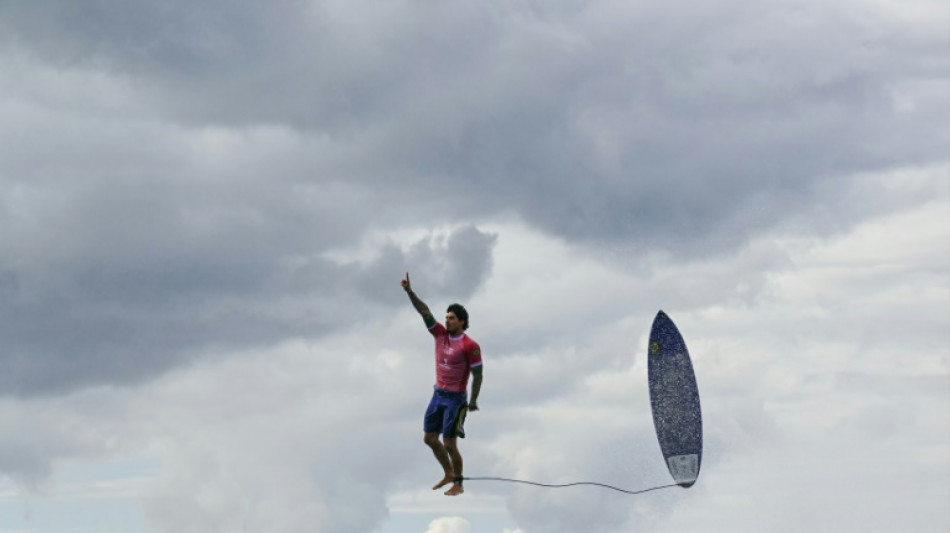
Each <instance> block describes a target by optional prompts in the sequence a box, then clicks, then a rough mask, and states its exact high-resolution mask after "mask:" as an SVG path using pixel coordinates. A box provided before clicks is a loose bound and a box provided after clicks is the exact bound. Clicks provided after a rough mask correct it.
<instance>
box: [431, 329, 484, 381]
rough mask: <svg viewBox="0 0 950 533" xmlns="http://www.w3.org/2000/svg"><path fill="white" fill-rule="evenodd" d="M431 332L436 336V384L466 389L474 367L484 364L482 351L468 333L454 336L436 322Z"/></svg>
mask: <svg viewBox="0 0 950 533" xmlns="http://www.w3.org/2000/svg"><path fill="white" fill-rule="evenodd" d="M429 333H431V334H432V336H433V337H435V386H436V387H437V388H440V389H442V390H448V391H464V390H466V389H467V388H468V377H469V376H470V375H471V372H472V369H473V368H476V367H480V366H482V351H481V348H479V346H478V343H477V342H475V341H473V340H472V339H471V338H470V337H469V336H468V335H466V334H464V333H463V334H461V335H460V336H458V337H452V336H451V335H449V333H448V332H447V331H446V330H445V326H443V325H442V324H440V323H438V322H436V323H435V324H434V325H433V326H432V327H431V328H429Z"/></svg>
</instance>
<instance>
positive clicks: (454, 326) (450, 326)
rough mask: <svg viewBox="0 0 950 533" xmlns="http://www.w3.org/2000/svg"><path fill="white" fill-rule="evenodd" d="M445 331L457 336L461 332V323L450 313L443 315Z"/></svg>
mask: <svg viewBox="0 0 950 533" xmlns="http://www.w3.org/2000/svg"><path fill="white" fill-rule="evenodd" d="M445 330H446V331H448V332H449V333H451V334H452V335H459V334H461V333H462V331H463V330H462V321H461V320H459V319H458V317H457V316H455V313H453V312H451V311H449V312H448V313H446V314H445Z"/></svg>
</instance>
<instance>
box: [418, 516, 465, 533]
mask: <svg viewBox="0 0 950 533" xmlns="http://www.w3.org/2000/svg"><path fill="white" fill-rule="evenodd" d="M470 531H472V524H471V522H469V521H468V520H466V519H464V518H462V517H460V516H447V517H443V518H436V519H435V520H433V521H432V522H431V523H430V524H429V529H427V530H426V531H425V533H469V532H470Z"/></svg>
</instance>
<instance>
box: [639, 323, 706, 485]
mask: <svg viewBox="0 0 950 533" xmlns="http://www.w3.org/2000/svg"><path fill="white" fill-rule="evenodd" d="M647 369H648V371H647V378H648V380H649V389H650V405H651V407H652V408H653V425H654V426H655V427H656V438H657V440H659V442H660V450H661V451H662V452H663V458H664V459H665V460H666V466H667V468H668V469H669V471H670V475H672V476H673V480H674V481H675V482H676V484H677V485H679V486H681V487H684V488H685V487H690V486H692V485H693V483H695V482H696V478H697V477H699V467H700V465H701V464H702V460H703V416H702V410H701V409H700V405H699V388H698V387H697V386H696V374H695V373H694V372H693V363H692V361H691V360H690V358H689V351H687V349H686V342H685V341H684V340H683V336H682V335H680V332H679V330H678V329H677V328H676V325H675V324H674V323H673V321H672V320H670V317H669V316H667V315H666V313H664V312H663V311H660V312H659V313H657V315H656V318H654V319H653V327H652V328H651V329H650V345H649V350H648V360H647Z"/></svg>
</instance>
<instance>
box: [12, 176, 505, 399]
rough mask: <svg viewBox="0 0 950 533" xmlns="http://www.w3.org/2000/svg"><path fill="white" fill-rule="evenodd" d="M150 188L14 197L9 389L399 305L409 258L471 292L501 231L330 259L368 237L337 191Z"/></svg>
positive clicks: (247, 342)
mask: <svg viewBox="0 0 950 533" xmlns="http://www.w3.org/2000/svg"><path fill="white" fill-rule="evenodd" d="M150 183H151V185H152V186H153V187H149V186H148V185H146V186H143V185H138V184H136V185H125V184H123V183H122V182H121V181H119V182H113V181H108V180H105V181H103V182H102V183H99V184H98V186H97V187H91V188H90V190H88V191H86V192H85V193H83V192H81V191H80V190H79V189H81V187H77V188H74V189H72V191H71V194H66V196H67V197H69V198H71V203H68V204H67V205H65V206H62V205H56V202H51V201H48V199H46V200H47V201H43V198H44V197H45V196H46V194H44V193H43V191H34V192H33V194H32V195H27V196H30V198H31V199H30V201H29V204H30V205H31V207H32V209H31V210H28V211H29V214H28V215H25V214H18V213H16V211H17V210H16V209H15V207H17V206H16V204H17V201H18V200H19V201H25V200H24V199H23V196H24V195H22V194H21V195H19V196H17V197H16V198H13V195H12V194H11V195H7V197H5V198H4V200H6V201H5V202H2V205H6V206H7V209H5V210H4V211H3V215H4V216H3V219H4V221H5V222H6V228H7V232H6V235H5V236H4V237H3V238H2V239H0V244H2V245H3V246H2V249H3V250H5V254H4V255H5V256H6V257H5V258H4V259H2V261H0V295H2V299H0V336H2V338H3V339H4V345H5V348H4V350H3V352H2V355H0V359H2V361H3V366H4V368H5V371H4V372H3V374H2V377H0V392H5V393H10V392H13V393H18V394H29V393H32V392H56V391H60V390H62V389H68V388H71V387H75V386H77V385H85V384H94V383H100V382H119V383H126V382H134V381H138V380H140V379H143V378H147V377H150V376H153V375H154V374H156V373H158V372H161V371H163V370H165V369H168V368H170V367H172V366H174V365H176V364H178V363H180V362H181V361H182V359H183V358H186V357H189V356H194V355H195V354H196V353H198V352H200V351H202V350H204V349H207V348H210V347H216V348H223V349H229V348H235V347H245V348H246V347H248V346H261V345H267V344H269V343H273V342H277V341H279V340H281V339H285V338H309V337H315V336H319V335H321V334H325V333H326V332H328V331H333V330H338V329H339V328H341V327H347V326H348V325H349V324H350V323H351V322H352V321H353V320H354V319H356V318H357V317H359V316H361V315H362V314H364V313H366V312H367V311H370V312H371V311H372V310H373V309H379V308H382V307H387V306H389V305H395V304H397V297H398V295H399V293H400V292H401V291H399V290H398V280H399V277H400V276H401V275H402V273H403V272H405V271H406V270H409V269H411V268H412V267H413V266H417V267H418V268H419V269H420V270H421V269H423V268H425V269H426V270H429V271H431V272H432V273H433V275H438V276H441V277H439V278H437V279H436V280H435V283H434V284H433V286H432V289H434V292H438V291H440V290H445V288H446V287H447V286H448V284H449V278H448V277H449V276H454V277H455V279H454V281H455V283H454V284H453V285H452V286H453V288H454V289H455V291H456V292H457V293H458V294H460V295H461V296H465V295H468V294H471V292H472V291H474V290H475V289H476V288H477V287H478V285H479V284H480V283H481V282H482V281H483V280H484V279H485V277H486V275H487V272H488V271H489V269H490V266H491V259H490V256H491V248H492V243H493V239H492V237H490V236H487V235H484V234H482V233H481V232H479V231H478V230H477V229H475V228H472V227H464V228H461V229H460V230H458V231H456V232H454V233H452V234H450V235H449V236H447V237H446V238H445V242H429V241H428V240H426V241H423V242H419V243H416V244H415V245H414V246H413V247H412V248H411V249H410V250H409V251H407V252H403V251H402V250H401V249H399V248H398V247H395V246H394V245H393V246H389V247H387V248H385V249H384V250H383V251H382V252H381V254H380V256H379V257H377V258H375V259H373V260H371V261H366V262H351V263H338V262H334V261H331V260H329V259H326V258H324V257H322V252H323V251H324V250H325V249H327V248H328V247H332V246H336V245H340V244H341V243H348V242H349V241H348V239H351V238H352V237H353V236H354V234H358V233H359V231H360V229H359V226H358V225H357V224H356V221H357V220H358V219H359V217H358V216H355V217H353V219H352V224H350V225H349V226H350V227H349V228H347V227H346V226H347V225H348V224H347V222H346V221H347V220H348V219H349V217H347V216H346V215H345V214H343V213H341V212H340V209H344V208H343V207H342V206H341V207H340V209H334V208H333V207H332V206H330V205H328V204H329V203H333V202H345V200H346V198H347V197H348V193H346V192H345V191H344V190H340V188H339V187H332V186H330V185H327V186H326V187H321V188H320V191H322V193H319V192H314V193H313V194H307V191H305V190H302V189H301V188H299V187H296V186H292V185H286V186H281V185H279V184H271V186H269V187H267V188H266V189H267V190H264V189H263V188H262V189H261V190H258V191H256V193H253V192H252V193H248V192H243V193H235V191H234V188H235V187H237V188H240V184H235V185H231V184H218V185H214V184H207V183H205V184H203V185H202V184H201V183H200V182H199V183H196V184H195V185H191V186H189V185H187V184H185V183H175V182H172V185H173V186H171V188H172V189H173V192H171V193H169V192H167V191H163V190H162V187H154V186H155V185H159V184H163V183H165V182H160V181H158V182H150ZM166 185H168V184H166ZM246 185H247V186H253V184H246ZM61 187H62V188H63V189H69V187H70V185H69V184H68V183H65V182H64V183H62V184H61ZM143 187H144V189H143ZM334 191H336V192H334ZM61 193H62V190H60V191H59V193H57V194H61ZM48 194H53V193H48ZM50 204H52V205H54V206H56V207H57V209H53V208H50V207H45V208H44V206H49V205H50ZM367 207H369V208H370V209H372V207H371V206H370V203H368V202H364V203H363V205H362V208H367ZM347 209H349V210H351V211H353V210H358V209H360V208H359V207H354V206H348V207H347ZM330 228H335V229H334V230H332V231H331V229H330ZM398 303H400V304H401V303H403V302H402V301H401V300H399V301H398Z"/></svg>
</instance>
